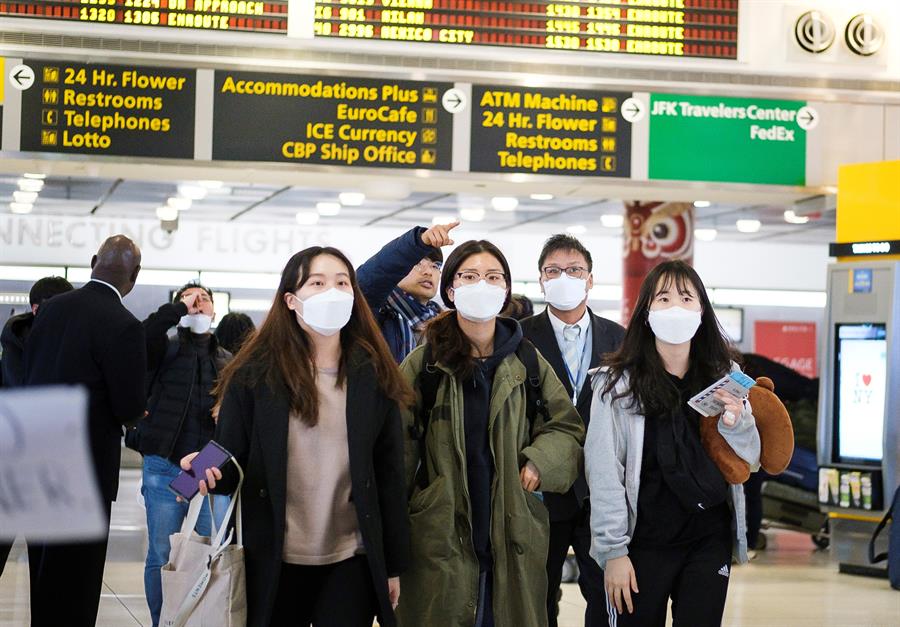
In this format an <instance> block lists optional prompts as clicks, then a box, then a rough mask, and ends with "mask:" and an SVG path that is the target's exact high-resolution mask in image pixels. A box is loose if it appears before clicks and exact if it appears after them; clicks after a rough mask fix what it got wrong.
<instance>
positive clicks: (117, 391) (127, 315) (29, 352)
mask: <svg viewBox="0 0 900 627" xmlns="http://www.w3.org/2000/svg"><path fill="white" fill-rule="evenodd" d="M146 355H147V354H146V347H145V345H144V329H143V328H141V323H140V321H138V319H137V318H135V317H134V316H133V315H131V312H129V311H128V310H127V309H125V306H124V305H123V304H122V301H121V300H120V299H119V296H118V294H116V292H115V291H113V289H112V288H110V287H108V286H106V285H102V284H100V283H97V282H95V281H91V282H89V283H86V284H85V286H84V287H82V288H80V289H77V290H73V291H71V292H67V293H65V294H60V295H58V296H54V297H53V298H51V299H50V300H48V301H47V302H45V303H44V304H43V305H41V307H40V309H39V310H38V313H37V316H36V317H35V320H34V326H33V327H32V329H31V335H29V336H28V342H27V343H26V344H25V378H24V385H26V386H27V385H52V384H73V385H78V384H80V385H83V386H85V387H86V388H87V390H88V396H89V399H90V400H89V405H88V408H89V409H88V438H89V440H90V445H91V453H92V455H93V460H94V470H95V472H96V476H97V481H98V484H99V486H100V491H101V494H102V495H103V499H104V500H106V501H114V500H115V499H116V492H117V491H118V489H119V461H120V458H121V454H122V451H121V441H122V427H123V426H124V425H131V424H133V423H135V422H137V421H138V420H139V419H140V418H141V417H142V416H143V415H144V406H145V404H146V400H147V397H146V395H145V388H144V377H145V375H146V363H147V356H146Z"/></svg>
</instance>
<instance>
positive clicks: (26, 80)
mask: <svg viewBox="0 0 900 627" xmlns="http://www.w3.org/2000/svg"><path fill="white" fill-rule="evenodd" d="M9 82H10V83H12V86H13V87H14V88H16V89H18V90H20V91H21V90H25V89H28V88H29V87H31V86H32V85H34V70H32V69H31V68H30V67H28V66H27V65H21V64H20V65H17V66H15V67H14V68H13V69H11V70H10V71H9Z"/></svg>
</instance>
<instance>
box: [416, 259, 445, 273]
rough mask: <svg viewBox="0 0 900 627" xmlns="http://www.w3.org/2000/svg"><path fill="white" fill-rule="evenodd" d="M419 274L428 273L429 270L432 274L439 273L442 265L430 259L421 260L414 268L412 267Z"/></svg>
mask: <svg viewBox="0 0 900 627" xmlns="http://www.w3.org/2000/svg"><path fill="white" fill-rule="evenodd" d="M413 267H414V268H415V269H416V270H418V271H419V272H428V271H429V270H433V271H434V272H440V271H441V268H443V267H444V264H443V263H441V262H440V261H432V260H431V259H423V260H422V261H420V262H419V263H417V264H416V265H415V266H413Z"/></svg>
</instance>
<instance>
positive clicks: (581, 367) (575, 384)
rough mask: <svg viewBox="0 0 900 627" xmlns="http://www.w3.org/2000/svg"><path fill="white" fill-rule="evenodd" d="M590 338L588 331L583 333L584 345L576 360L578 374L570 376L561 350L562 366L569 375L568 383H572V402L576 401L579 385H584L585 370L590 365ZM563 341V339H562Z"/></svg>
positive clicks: (570, 373)
mask: <svg viewBox="0 0 900 627" xmlns="http://www.w3.org/2000/svg"><path fill="white" fill-rule="evenodd" d="M590 339H591V338H590V337H589V334H588V333H585V334H584V346H583V347H582V349H581V360H580V361H579V362H578V376H577V377H574V376H572V371H571V370H570V369H569V364H568V362H567V361H566V357H565V352H563V360H562V362H563V368H565V369H566V375H568V377H569V383H571V384H572V402H573V403H575V404H577V403H578V394H579V393H580V392H581V387H582V386H583V385H584V381H585V379H587V372H588V370H590V367H591V361H590V359H591V357H590V352H591V349H592V346H591V345H592V344H593V342H590V341H589V340H590ZM563 341H565V340H563ZM585 360H587V364H585Z"/></svg>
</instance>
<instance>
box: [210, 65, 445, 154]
mask: <svg viewBox="0 0 900 627" xmlns="http://www.w3.org/2000/svg"><path fill="white" fill-rule="evenodd" d="M452 87H453V84H452V83H439V82H424V81H423V82H419V81H392V80H386V79H366V78H350V77H334V76H297V75H292V74H269V73H256V72H229V71H216V77H215V96H214V101H213V112H214V113H213V150H212V156H213V159H215V160H222V161H283V162H289V163H315V164H323V165H340V166H353V167H370V168H372V167H383V168H421V169H430V170H449V169H450V168H451V166H452V155H453V120H452V114H450V113H448V112H447V111H446V110H445V109H444V107H443V106H442V105H441V100H442V98H443V94H444V93H445V92H447V91H448V90H449V89H450V88H452Z"/></svg>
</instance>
